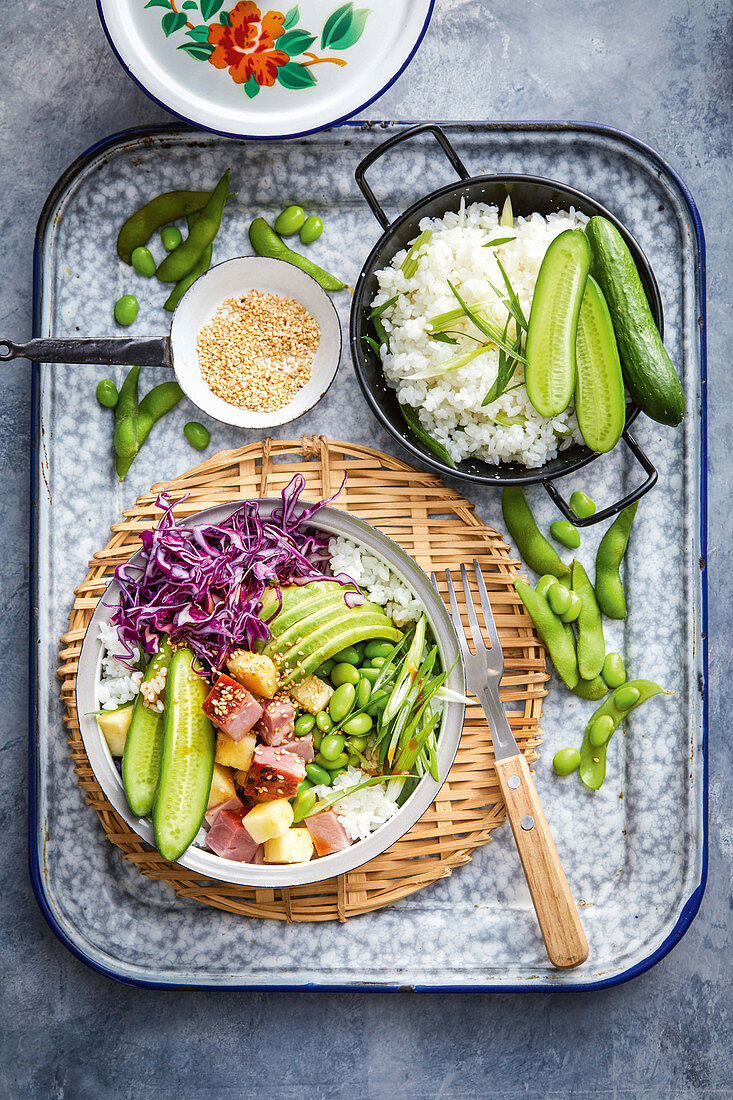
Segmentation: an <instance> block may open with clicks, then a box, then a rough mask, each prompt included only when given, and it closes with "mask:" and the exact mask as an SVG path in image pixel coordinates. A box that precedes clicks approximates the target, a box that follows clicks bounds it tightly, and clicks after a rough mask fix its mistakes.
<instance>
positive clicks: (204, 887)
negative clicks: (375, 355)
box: [59, 436, 548, 921]
mask: <svg viewBox="0 0 733 1100" xmlns="http://www.w3.org/2000/svg"><path fill="white" fill-rule="evenodd" d="M344 472H348V481H347V484H346V486H345V488H344V491H343V492H342V493H341V496H340V497H339V499H338V501H336V502H335V505H336V507H339V508H346V509H348V510H349V511H350V512H352V513H354V514H355V515H357V516H360V517H361V518H362V519H365V520H367V521H368V522H369V523H372V524H374V526H376V527H378V528H380V530H382V531H384V533H385V534H387V535H389V536H390V537H391V538H393V539H394V540H395V541H396V542H398V543H399V544H400V545H401V546H402V547H404V549H405V550H406V551H407V552H408V553H409V554H411V555H412V556H413V557H414V558H415V560H416V561H417V562H418V564H419V565H421V566H422V568H423V569H425V570H426V572H428V573H430V572H431V571H432V570H435V571H436V572H437V573H438V574H439V575H440V572H441V571H443V570H445V569H446V568H450V569H457V568H458V566H459V565H460V563H461V562H469V561H470V560H471V559H472V558H474V557H475V558H478V560H479V562H480V563H481V568H482V570H483V573H484V576H485V577H486V581H487V587H488V590H489V595H490V598H491V604H492V608H493V611H494V616H495V618H496V624H497V627H498V630H499V634H500V635H501V640H502V648H503V650H504V659H505V671H504V678H503V680H502V688H501V695H502V698H503V699H505V700H507V701H511V703H512V704H513V706H512V709H510V710H508V711H507V716H508V718H509V722H510V724H511V726H512V729H513V731H514V735H515V737H516V738H517V741H518V742H519V745H520V747H521V748H522V750H523V752H524V753H525V755H526V757H527V760H528V762H530V763H531V762H532V761H533V760H535V759H536V758H537V753H536V751H535V749H536V747H537V746H538V745H539V744H540V742H541V731H540V729H539V727H538V723H539V720H540V714H541V710H542V702H541V701H542V697H543V696H544V695H545V687H544V685H545V682H546V680H547V679H548V676H547V673H546V671H545V651H544V648H543V646H542V644H541V642H540V641H539V639H538V637H537V635H536V633H535V631H534V627H533V626H532V623H531V620H530V619H529V617H528V615H527V613H526V612H525V610H524V607H523V606H522V604H521V602H520V600H519V597H518V596H517V595H516V593H515V591H514V586H513V578H514V575H515V573H516V571H517V568H518V565H519V563H518V562H516V561H514V560H513V559H512V558H511V556H510V554H509V548H508V546H507V545H506V543H505V542H504V541H503V539H502V538H501V536H500V535H498V534H497V533H496V532H495V531H492V530H491V529H490V528H488V527H486V526H484V524H483V523H481V521H480V520H478V519H477V518H476V516H475V515H474V512H473V506H472V505H471V504H469V503H468V501H466V500H465V499H464V498H463V497H462V496H460V494H458V493H456V492H455V491H454V490H453V489H449V488H447V487H446V486H444V485H443V484H442V482H441V481H440V480H439V479H438V478H437V477H436V476H435V475H434V474H429V473H424V472H423V471H421V470H416V469H414V468H413V467H412V466H408V465H406V463H404V462H400V461H399V460H398V459H395V458H390V457H389V456H388V455H384V454H380V453H379V452H377V451H372V450H370V449H369V448H367V447H361V446H359V445H356V444H350V443H341V442H335V441H333V440H327V439H326V438H325V437H323V436H321V437H313V438H303V439H301V440H280V441H273V440H270V439H265V440H264V441H263V442H262V443H252V444H250V445H249V446H248V447H242V448H241V449H239V450H234V451H222V452H221V453H220V454H217V455H214V457H213V458H211V459H209V460H208V461H207V462H204V463H203V464H202V465H200V466H196V467H195V468H194V469H192V470H189V471H188V472H187V473H185V474H182V475H181V477H178V478H175V479H174V480H173V481H170V482H167V483H166V484H160V485H154V486H153V488H152V489H151V492H150V493H149V494H147V495H145V496H141V497H140V498H139V500H138V501H137V503H136V505H135V507H134V508H131V509H130V510H129V511H127V512H125V513H124V516H125V519H124V522H122V523H116V524H114V525H113V527H112V538H111V539H110V541H109V542H108V544H107V546H106V547H105V548H104V550H100V551H99V553H97V554H95V555H94V560H93V561H92V562H90V569H89V572H88V573H87V576H86V578H85V580H84V582H83V583H82V584H81V585H80V586H79V588H77V589H76V599H75V600H74V606H73V609H72V612H71V615H70V619H69V630H68V632H67V633H66V634H64V636H63V638H62V639H61V646H62V648H61V651H60V662H61V663H60V667H59V676H60V678H61V681H62V686H61V697H62V700H63V703H64V705H65V717H64V721H65V723H66V725H67V727H68V730H69V745H70V748H71V757H72V759H73V761H74V770H75V772H76V774H77V777H78V781H79V785H80V786H81V787H82V789H83V790H84V791H85V793H86V798H87V802H88V803H89V805H90V806H92V807H93V808H94V809H95V810H96V811H97V813H98V814H99V817H100V820H101V822H102V826H103V827H104V830H105V832H106V834H107V836H108V838H109V839H110V841H111V842H112V843H113V844H115V845H117V847H118V848H120V849H121V850H122V853H123V856H124V858H125V859H127V860H129V861H130V862H131V863H134V864H136V866H137V867H138V869H139V870H140V871H141V873H142V874H144V875H147V876H148V878H152V879H162V880H163V881H164V882H167V883H168V884H169V885H170V886H172V887H173V889H174V890H175V892H176V893H177V894H179V895H181V896H183V897H193V898H197V899H198V900H199V901H202V902H205V903H206V904H207V905H213V906H216V907H217V908H219V909H225V910H227V911H228V912H231V913H239V914H242V915H246V916H254V917H275V918H278V919H284V920H287V921H321V920H342V921H343V920H346V919H347V918H348V917H351V916H356V915H358V914H360V913H367V912H370V911H371V910H374V909H380V908H382V907H383V906H385V905H390V904H391V903H393V902H395V901H397V900H398V899H399V898H403V897H405V895H406V894H411V893H413V892H414V891H415V890H419V889H421V888H422V887H423V886H427V885H429V884H430V883H433V882H435V881H437V880H438V879H440V878H444V877H445V876H446V875H449V874H450V873H451V872H452V870H453V869H454V868H455V867H459V866H460V865H461V864H463V863H467V862H468V861H469V860H470V858H471V853H472V852H473V850H474V849H475V848H477V847H478V846H479V845H482V844H486V843H487V842H488V841H489V840H490V839H491V833H492V830H493V829H495V828H496V827H497V826H498V825H501V824H502V822H503V821H504V817H505V815H504V806H503V803H502V801H501V798H500V794H499V788H498V785H497V782H496V777H495V775H494V766H493V765H494V760H493V754H492V750H491V740H490V737H489V734H488V730H487V728H486V724H485V722H484V718H483V714H482V712H481V709H480V708H479V707H478V706H471V707H468V708H467V711H466V722H465V727H464V731H463V736H462V738H461V743H460V747H459V749H458V755H457V756H456V760H455V763H454V764H453V767H452V768H451V771H450V773H449V775H448V779H447V781H446V783H445V784H444V786H443V787H442V789H441V791H440V794H439V797H438V799H437V800H436V801H435V802H434V803H433V805H432V806H431V807H430V809H429V810H428V811H427V813H425V814H424V815H423V817H422V818H421V819H420V820H419V821H418V822H417V824H416V825H415V826H414V827H413V828H412V829H411V830H410V832H409V833H407V834H406V836H404V837H403V838H402V839H401V840H400V841H398V842H397V843H396V844H394V845H393V846H392V847H391V848H390V849H388V851H386V852H384V853H383V854H382V855H381V856H379V857H377V858H376V859H373V860H372V861H371V862H370V863H367V864H366V865H365V866H363V867H361V868H359V869H358V870H356V871H351V872H349V873H348V874H346V875H341V876H340V877H339V878H338V879H329V880H326V881H324V882H318V883H315V884H313V885H310V886H300V887H292V888H290V889H283V890H274V889H254V888H252V887H247V886H237V885H232V884H229V883H221V882H217V881H215V880H212V879H208V878H204V877H202V876H201V875H197V874H195V873H194V872H193V871H189V870H186V869H185V868H184V867H180V866H179V865H177V864H169V863H166V862H165V860H163V859H162V858H161V856H159V855H158V853H157V852H156V851H154V850H153V849H151V848H149V847H148V845H147V844H145V843H143V841H142V840H141V839H140V838H139V837H138V836H137V834H135V833H133V832H131V831H130V829H129V828H128V826H127V825H126V824H125V822H124V821H123V820H122V818H121V817H119V815H118V814H117V813H115V811H114V810H113V809H112V806H111V805H110V803H109V802H108V801H107V799H106V798H105V796H104V794H103V792H102V789H101V788H100V786H99V784H98V783H97V781H96V779H95V778H94V775H93V773H92V770H91V767H90V766H89V760H88V759H87V755H86V753H85V751H84V745H83V743H82V740H81V736H80V734H79V720H78V715H77V712H76V705H75V695H74V688H75V677H76V670H77V665H78V659H79V653H80V651H81V645H82V641H83V638H84V633H85V631H86V628H87V625H88V623H89V620H90V619H91V617H92V613H93V611H94V608H95V607H96V605H97V602H98V600H99V598H100V596H101V594H102V593H103V591H104V589H105V588H106V586H107V584H108V583H109V581H110V579H111V577H112V573H113V570H114V568H115V566H116V565H118V564H119V563H120V562H123V561H126V560H127V559H128V558H129V557H130V556H131V555H132V554H133V553H134V552H135V551H136V550H137V549H139V541H138V535H139V533H140V531H142V530H143V529H144V528H146V527H150V526H151V525H152V524H153V523H154V522H155V520H156V518H157V516H158V515H159V514H160V513H159V512H158V510H157V509H156V507H155V499H156V497H157V495H158V493H159V492H161V491H162V490H167V491H168V492H170V493H171V494H172V495H173V497H174V498H175V497H178V496H182V495H183V494H185V493H188V494H189V496H188V499H187V500H186V501H185V502H184V503H182V504H181V505H180V507H179V508H177V510H176V513H177V515H178V516H179V517H184V516H187V515H191V514H192V513H193V512H198V511H200V510H201V509H203V508H208V507H210V506H212V505H214V504H222V503H225V502H228V501H233V500H240V499H246V498H248V497H258V496H275V495H277V494H278V493H279V492H280V490H281V489H282V488H283V487H284V486H285V485H287V483H288V482H289V481H290V479H291V478H292V477H293V475H294V474H295V473H302V474H303V476H304V477H305V479H306V491H305V495H306V497H308V498H310V499H312V500H319V499H321V498H322V497H329V496H331V494H332V493H334V492H335V491H336V489H338V487H339V485H340V484H341V480H342V478H343V475H344ZM460 589H461V586H460V585H457V590H458V591H460ZM460 598H461V599H462V597H460Z"/></svg>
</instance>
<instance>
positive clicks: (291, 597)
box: [260, 581, 343, 619]
mask: <svg viewBox="0 0 733 1100" xmlns="http://www.w3.org/2000/svg"><path fill="white" fill-rule="evenodd" d="M324 589H325V590H328V591H330V592H334V591H336V589H338V590H340V591H343V585H340V584H339V582H338V581H309V583H308V584H286V585H282V586H281V588H280V592H281V594H282V605H281V607H280V610H279V611H278V615H282V614H283V613H284V612H285V611H287V610H288V609H289V608H291V607H295V606H297V605H299V604H302V603H304V602H306V601H307V600H309V599H311V597H312V596H313V595H314V593H318V592H323V591H324ZM276 607H277V587H273V588H266V589H265V591H264V592H263V594H262V605H261V608H260V618H261V619H266V618H267V617H268V615H271V614H272V612H273V611H274V610H275V608H276Z"/></svg>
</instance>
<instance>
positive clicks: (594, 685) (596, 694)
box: [573, 676, 608, 700]
mask: <svg viewBox="0 0 733 1100" xmlns="http://www.w3.org/2000/svg"><path fill="white" fill-rule="evenodd" d="M573 691H574V692H575V694H576V695H578V696H579V697H580V698H581V699H593V700H598V699H602V698H603V696H604V695H607V694H608V684H607V683H606V681H605V680H603V679H601V677H600V676H594V677H593V679H592V680H578V682H577V684H576V685H575V687H574V688H573Z"/></svg>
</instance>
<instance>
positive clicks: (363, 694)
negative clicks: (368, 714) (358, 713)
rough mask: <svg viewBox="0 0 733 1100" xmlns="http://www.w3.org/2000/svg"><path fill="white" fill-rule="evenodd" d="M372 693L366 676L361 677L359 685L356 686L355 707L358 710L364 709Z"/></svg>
mask: <svg viewBox="0 0 733 1100" xmlns="http://www.w3.org/2000/svg"><path fill="white" fill-rule="evenodd" d="M371 693H372V685H371V682H370V681H369V679H368V678H367V677H366V676H362V678H361V680H359V683H358V684H357V685H356V705H357V707H359V708H360V709H361V708H362V707H365V706H366V705H367V703H368V702H369V696H370V695H371Z"/></svg>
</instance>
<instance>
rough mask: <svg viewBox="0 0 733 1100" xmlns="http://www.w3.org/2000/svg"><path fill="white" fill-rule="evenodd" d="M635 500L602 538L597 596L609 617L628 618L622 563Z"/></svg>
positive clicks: (634, 512)
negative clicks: (621, 573) (622, 579)
mask: <svg viewBox="0 0 733 1100" xmlns="http://www.w3.org/2000/svg"><path fill="white" fill-rule="evenodd" d="M638 504H639V502H638V501H636V503H635V504H632V505H631V506H630V507H629V508H624V510H623V512H621V514H620V515H619V516H617V517H616V519H615V520H614V521H613V523H612V524H611V526H610V527H609V528H608V530H607V531H606V533H605V535H604V536H603V538H602V539H601V543H600V546H599V547H598V554H597V555H596V597H597V598H598V604H599V606H600V608H601V611H602V612H603V614H604V615H607V616H608V618H609V619H625V618H626V596H625V595H624V586H623V584H622V583H621V575H620V573H619V566H620V565H621V562H622V560H623V556H624V554H625V553H626V547H627V545H628V542H629V535H630V534H631V525H632V524H633V522H634V517H635V515H636V509H637V507H638Z"/></svg>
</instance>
